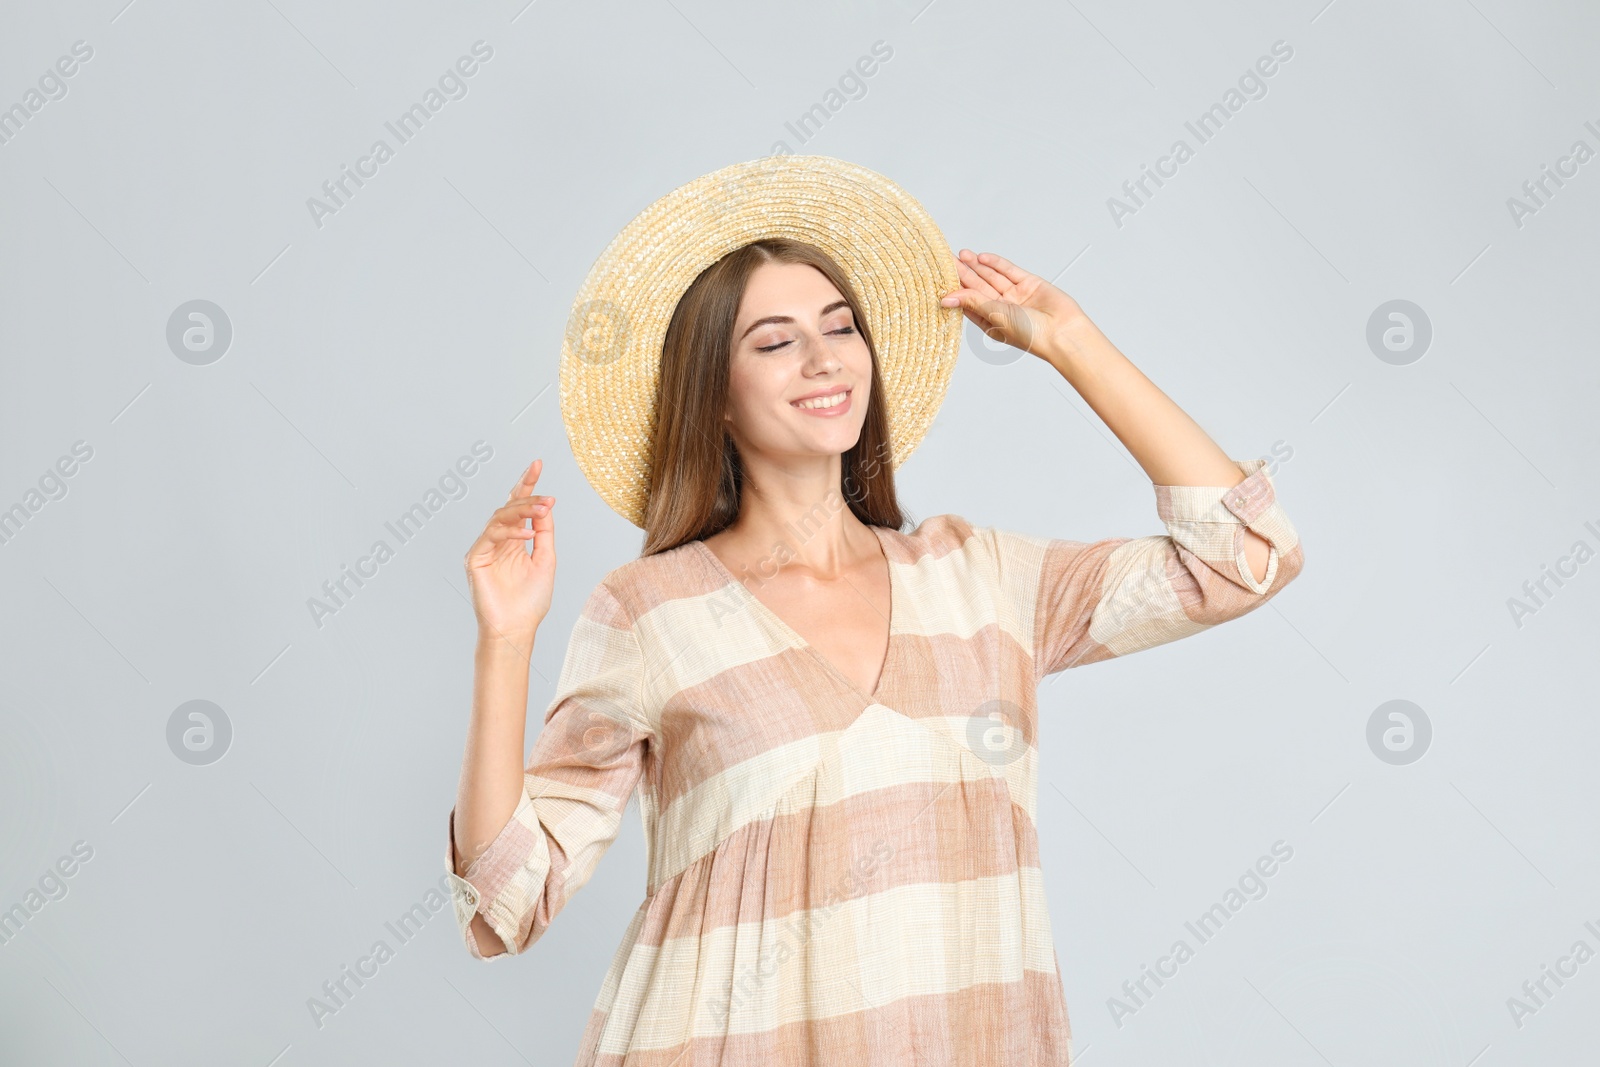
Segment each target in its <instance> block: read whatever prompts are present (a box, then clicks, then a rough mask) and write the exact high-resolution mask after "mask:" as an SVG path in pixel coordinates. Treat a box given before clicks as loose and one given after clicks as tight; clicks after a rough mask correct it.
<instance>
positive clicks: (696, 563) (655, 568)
mask: <svg viewBox="0 0 1600 1067" xmlns="http://www.w3.org/2000/svg"><path fill="white" fill-rule="evenodd" d="M704 553H705V549H704V548H703V547H702V545H701V544H700V542H698V541H688V542H685V543H684V544H681V545H679V546H678V547H677V548H669V549H667V550H666V551H665V552H656V553H654V554H652V555H649V556H640V557H638V558H637V559H631V560H629V561H628V562H626V563H623V564H621V565H619V566H617V567H613V568H612V569H611V570H610V571H607V572H606V574H605V576H604V577H602V578H601V579H600V582H599V584H598V585H596V586H595V588H594V591H593V592H592V593H591V594H590V595H589V599H590V603H591V604H592V605H594V606H595V607H596V608H597V609H599V610H605V611H609V612H612V613H617V614H620V616H621V617H622V622H620V623H619V625H632V623H633V622H634V621H636V620H638V619H640V618H641V617H643V616H644V615H646V614H648V613H649V612H650V611H651V610H652V609H654V608H656V607H658V606H659V605H661V604H662V603H665V602H666V601H669V600H679V599H682V598H684V597H694V596H701V595H704V594H707V593H713V592H715V591H716V590H717V589H719V588H720V587H721V586H722V585H723V584H724V580H723V579H722V578H721V576H720V575H719V574H718V573H717V571H716V569H715V568H714V567H712V566H710V565H709V564H708V562H707V560H706V559H705V555H704ZM586 610H587V609H586Z"/></svg>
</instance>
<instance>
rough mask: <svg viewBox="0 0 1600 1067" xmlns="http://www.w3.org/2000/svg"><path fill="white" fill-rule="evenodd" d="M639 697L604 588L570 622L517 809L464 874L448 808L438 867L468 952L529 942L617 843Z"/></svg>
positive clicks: (617, 609)
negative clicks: (482, 940)
mask: <svg viewBox="0 0 1600 1067" xmlns="http://www.w3.org/2000/svg"><path fill="white" fill-rule="evenodd" d="M642 690H643V663H642V655H641V652H640V648H639V643H638V640H637V633H636V631H635V628H634V626H633V622H632V619H631V618H630V617H629V616H628V613H627V611H626V610H625V609H624V607H623V606H622V604H621V603H620V602H619V601H618V600H617V598H616V596H615V595H614V594H613V593H612V592H611V590H610V589H608V588H607V587H606V585H605V583H604V582H602V583H601V584H600V585H599V586H597V587H596V588H595V590H594V592H593V593H592V594H591V595H590V596H589V599H588V601H587V602H586V603H585V605H584V607H583V610H582V612H581V613H580V615H579V617H578V620H577V621H576V622H575V623H574V624H573V629H572V635H571V639H570V641H569V643H568V645H567V650H566V654H565V656H564V658H563V661H562V666H561V676H560V679H559V680H558V682H557V684H556V692H555V695H554V698H553V699H552V700H551V702H550V704H549V707H548V708H547V710H546V711H545V716H544V727H543V729H542V730H541V731H540V733H539V736H538V738H537V739H536V740H535V741H534V745H533V752H532V754H531V756H530V757H529V761H528V764H527V767H526V770H525V772H524V774H523V790H522V795H521V797H520V798H519V799H518V800H517V806H516V809H515V810H514V811H513V812H512V814H511V818H510V819H509V820H508V821H507V822H506V825H505V827H504V828H503V829H502V830H501V831H500V833H499V834H498V835H497V836H496V837H495V839H494V840H493V841H492V842H490V844H489V847H488V848H487V849H486V850H484V852H483V853H482V854H481V855H479V856H478V857H477V858H476V859H474V860H473V861H472V863H471V865H470V866H469V867H468V868H467V871H466V873H465V875H458V874H457V873H456V870H455V848H454V839H455V809H454V808H451V809H450V818H449V836H448V837H447V838H446V840H445V872H446V874H447V876H448V878H449V882H450V885H451V888H452V894H451V895H452V898H453V901H454V905H455V915H456V923H457V925H458V926H459V927H460V929H461V936H462V939H463V940H464V941H465V943H466V946H467V949H468V951H469V952H471V953H472V955H473V956H474V957H476V958H478V959H482V960H494V959H498V958H501V957H502V955H512V954H516V953H519V952H522V951H523V950H524V949H526V948H527V947H528V946H529V945H531V944H533V942H535V941H537V940H538V939H539V937H540V936H541V935H542V934H543V933H544V931H545V930H546V929H547V928H548V927H549V925H550V922H551V920H552V919H554V918H555V916H556V914H557V913H558V912H560V910H561V909H562V908H563V907H564V906H565V905H566V903H567V901H569V900H571V899H572V896H573V894H574V893H576V892H577V891H578V890H579V889H581V888H582V887H583V885H584V883H586V882H587V881H588V880H589V877H590V875H592V874H593V873H594V869H595V866H596V865H597V864H598V863H599V862H600V857H601V856H602V855H603V854H604V853H605V851H606V849H608V848H609V847H610V846H611V843H612V842H613V841H615V840H616V837H617V832H618V830H619V829H620V827H621V823H622V817H623V813H624V812H625V811H626V809H627V805H628V799H629V797H630V796H632V794H633V791H634V789H635V788H636V787H637V786H638V784H639V779H640V777H641V776H642V774H643V771H644V764H645V760H646V758H647V753H648V750H649V746H650V744H651V731H650V729H649V725H648V722H647V721H646V716H645V714H644V708H643V704H642V701H641V693H642ZM475 915H482V916H483V917H484V920H485V921H486V922H487V923H488V924H489V927H490V928H491V929H493V930H494V932H495V934H496V935H498V937H499V938H500V940H501V941H502V942H503V943H504V946H505V952H504V953H503V954H502V953H499V952H495V953H494V954H493V955H485V953H484V952H483V951H482V949H481V947H480V946H479V945H478V942H477V939H476V937H475V936H474V934H473V930H472V920H473V917H474V916H475ZM491 951H492V950H491Z"/></svg>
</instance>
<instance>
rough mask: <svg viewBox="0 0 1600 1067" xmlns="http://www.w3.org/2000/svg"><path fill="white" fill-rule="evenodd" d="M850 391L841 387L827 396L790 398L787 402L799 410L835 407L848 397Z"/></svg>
mask: <svg viewBox="0 0 1600 1067" xmlns="http://www.w3.org/2000/svg"><path fill="white" fill-rule="evenodd" d="M850 392H851V391H850V390H849V389H841V390H839V391H838V392H837V393H831V394H829V395H828V396H814V397H812V398H811V399H809V400H791V401H789V403H791V404H793V405H794V406H795V407H797V408H799V409H800V410H801V411H822V410H826V409H828V408H836V407H838V406H839V405H840V404H843V403H844V402H845V401H846V400H848V399H850Z"/></svg>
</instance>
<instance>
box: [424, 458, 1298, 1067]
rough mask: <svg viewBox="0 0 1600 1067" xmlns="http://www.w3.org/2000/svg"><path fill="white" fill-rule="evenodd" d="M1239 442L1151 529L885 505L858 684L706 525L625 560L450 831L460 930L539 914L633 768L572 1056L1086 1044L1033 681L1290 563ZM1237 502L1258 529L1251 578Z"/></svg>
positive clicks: (633, 1064) (1037, 1052)
mask: <svg viewBox="0 0 1600 1067" xmlns="http://www.w3.org/2000/svg"><path fill="white" fill-rule="evenodd" d="M1234 462H1235V463H1236V464H1237V465H1238V466H1239V468H1240V470H1241V471H1242V472H1243V473H1244V474H1245V475H1246V477H1245V478H1244V480H1243V481H1242V482H1240V483H1239V484H1238V485H1236V486H1232V487H1220V486H1219V487H1202V486H1163V485H1157V486H1154V489H1155V497H1156V511H1157V514H1158V516H1159V517H1160V519H1161V520H1162V522H1163V523H1164V524H1165V527H1166V530H1167V532H1166V533H1165V534H1164V535H1158V536H1148V537H1137V538H1126V537H1115V538H1107V539H1104V540H1100V541H1094V542H1087V543H1086V542H1079V541H1071V540H1066V539H1061V538H1043V537H1036V536H1031V535H1027V534H1021V533H1016V532H1012V531H1008V530H1002V529H997V528H994V527H981V526H973V525H972V524H970V523H969V522H968V521H966V520H965V519H963V518H962V517H960V516H958V515H954V514H943V515H936V516H933V517H930V518H928V519H926V520H925V521H923V522H922V523H921V524H920V525H918V526H917V527H916V529H915V530H913V531H912V532H910V533H904V532H900V531H896V530H890V529H887V528H884V527H870V528H871V529H872V530H873V531H874V533H875V534H876V535H877V536H878V538H879V541H880V544H881V545H882V547H883V551H884V554H885V556H886V558H887V559H888V561H889V575H890V587H891V594H892V606H891V610H890V620H889V622H890V625H889V634H890V636H889V648H888V652H887V655H886V657H885V660H884V665H883V668H882V672H881V675H880V679H879V681H878V683H877V687H876V689H875V690H874V691H873V692H871V693H865V692H862V691H861V690H860V689H858V688H857V687H856V685H855V684H853V683H852V682H850V681H849V680H848V679H847V678H846V676H845V675H844V674H843V673H842V672H840V671H839V670H837V669H836V668H835V667H834V666H833V665H832V664H831V663H829V661H828V660H826V659H825V658H824V657H823V656H822V655H821V653H819V652H817V651H816V650H815V649H814V648H813V647H812V646H811V645H809V644H807V643H806V642H805V641H804V640H803V639H802V638H800V636H799V635H798V634H797V633H796V632H795V631H794V630H792V629H791V628H790V627H789V626H787V625H786V624H785V623H784V622H783V621H782V620H781V619H780V618H779V617H778V616H777V615H776V613H774V612H772V611H770V610H769V609H767V608H766V607H765V605H764V604H762V602H761V601H760V600H759V599H758V598H757V597H756V596H755V594H754V593H753V592H752V591H751V590H750V589H749V588H748V587H747V586H746V585H744V584H742V583H741V582H740V580H739V579H737V578H736V577H735V576H734V575H733V574H732V573H730V572H729V571H728V569H727V568H726V567H725V566H724V565H723V564H722V563H721V561H720V560H718V558H717V557H716V556H715V555H714V554H713V553H712V552H711V550H710V549H709V548H708V547H706V545H705V543H704V542H703V541H691V542H689V543H687V544H684V545H680V546H678V547H677V548H674V549H671V550H669V551H666V552H661V553H657V554H655V555H652V556H647V557H642V558H640V559H637V560H633V561H630V562H628V563H626V564H623V565H622V566H620V567H618V568H616V569H615V570H613V571H611V572H610V573H609V574H607V575H606V576H605V578H604V579H603V580H602V581H601V582H600V584H599V585H598V586H596V588H595V589H594V591H593V593H592V594H591V595H590V596H589V598H588V601H587V602H586V603H585V605H584V607H583V610H582V613H581V615H580V617H579V618H578V620H577V622H576V623H575V624H574V627H573V630H572V635H571V641H570V644H569V645H568V646H567V650H566V654H565V658H564V660H563V664H562V669H561V675H560V678H559V680H558V683H557V687H556V692H555V695H554V697H553V699H552V700H551V702H550V704H549V706H548V708H547V709H546V711H545V715H544V726H543V729H542V731H541V732H540V734H539V735H538V737H537V739H536V740H535V742H534V745H533V751H532V755H531V757H530V760H529V762H528V765H527V770H526V775H525V778H524V783H525V787H526V788H525V789H524V792H523V795H522V797H521V798H520V799H519V801H518V802H517V807H516V810H515V811H514V812H513V814H512V816H511V818H510V819H509V820H508V821H507V823H506V825H505V828H504V829H503V830H502V831H501V832H500V834H499V836H498V837H496V838H495V840H494V841H493V842H492V843H491V844H490V846H489V848H488V849H487V851H485V852H484V853H483V854H482V855H481V856H479V857H478V858H477V859H476V860H475V861H474V862H473V863H472V864H471V866H470V867H469V868H468V869H467V871H466V874H465V876H464V877H462V876H458V875H457V874H456V873H455V870H454V862H453V861H454V855H453V847H452V845H451V843H450V839H449V838H447V840H446V859H445V865H446V870H447V872H448V874H449V880H450V884H451V886H452V888H453V894H452V895H453V901H454V906H455V914H456V918H457V922H458V925H459V927H460V930H461V933H462V937H463V939H464V941H465V944H466V947H467V949H468V951H469V952H470V953H471V954H472V955H473V956H474V957H477V958H480V959H487V960H490V961H493V960H498V959H508V958H510V956H511V955H514V954H519V953H522V952H525V951H526V950H527V949H528V948H529V947H530V946H531V945H532V944H533V943H534V942H536V941H537V940H538V939H539V937H540V936H541V935H542V934H543V933H544V931H545V930H546V929H547V928H548V927H549V925H550V923H551V921H552V920H553V919H554V918H555V917H556V915H557V914H558V913H559V912H560V911H561V909H562V907H563V906H565V904H566V903H567V902H568V901H569V900H571V898H572V895H573V894H574V893H576V892H577V891H578V890H579V889H580V888H581V887H582V886H583V885H584V884H585V883H586V882H587V881H588V880H589V878H590V876H591V875H592V874H593V872H594V870H595V866H596V864H597V863H598V862H599V860H600V858H601V856H602V854H603V853H604V852H605V851H606V849H607V848H608V847H609V846H610V844H611V843H612V842H613V841H614V840H615V838H616V835H617V832H618V829H619V828H620V825H621V820H622V817H623V814H624V811H625V809H626V807H627V804H628V801H629V799H630V797H632V796H634V795H635V793H637V796H638V801H639V813H640V818H641V820H642V824H643V829H644V836H645V841H646V848H647V854H648V864H647V869H648V876H647V884H646V886H645V895H644V900H643V902H642V903H641V904H640V905H639V908H638V910H637V912H636V913H635V914H634V916H633V920H632V922H631V924H630V925H629V927H628V929H627V932H626V934H625V935H624V937H623V940H622V943H621V944H620V945H619V946H618V948H617V950H616V953H615V955H614V957H613V960H612V963H611V966H610V969H609V971H608V973H607V975H606V978H605V980H604V982H603V984H602V987H601V989H600V991H599V995H598V997H597V999H596V1001H595V1003H594V1007H593V1009H592V1012H591V1014H590V1017H589V1020H588V1024H587V1028H586V1029H585V1031H584V1034H583V1038H582V1041H581V1044H580V1050H579V1054H578V1058H577V1061H576V1062H577V1065H578V1067H702V1065H709V1064H722V1065H746V1064H748V1065H751V1067H754V1065H757V1064H760V1065H762V1067H768V1065H780V1067H802V1065H813V1064H816V1065H836V1064H841V1063H859V1064H872V1065H874V1067H880V1065H901V1064H904V1065H908V1067H909V1065H912V1064H917V1065H922V1067H931V1065H972V1067H978V1065H983V1067H996V1065H1004V1067H1023V1065H1051V1067H1065V1065H1068V1064H1070V1062H1071V1048H1070V1045H1071V1027H1070V1023H1069V1020H1068V1015H1067V1009H1066V1004H1065V1001H1064V998H1063V994H1062V982H1061V972H1060V968H1059V966H1058V961H1057V958H1056V954H1055V948H1054V940H1053V937H1052V932H1051V925H1050V917H1049V913H1048V911H1047V909H1046V904H1045V895H1044V886H1043V881H1042V878H1041V874H1040V865H1039V852H1038V839H1037V834H1036V831H1035V812H1036V808H1037V792H1038V765H1037V751H1038V749H1037V737H1038V730H1039V727H1040V723H1039V720H1038V714H1037V710H1038V705H1037V690H1038V685H1039V682H1040V681H1041V680H1042V679H1043V678H1044V677H1045V676H1046V675H1049V674H1053V673H1055V672H1057V671H1061V670H1065V669H1067V668H1070V667H1074V666H1082V665H1085V664H1089V663H1095V662H1099V661H1101V660H1105V659H1109V658H1111V657H1113V656H1123V655H1127V654H1129V653H1131V652H1136V651H1139V650H1141V649H1147V648H1151V647H1153V646H1156V645H1161V644H1165V643H1167V642H1170V641H1174V640H1176V639H1178V638H1181V637H1185V636H1188V635H1190V634H1195V633H1199V632H1200V631H1202V630H1205V629H1207V628H1209V627H1211V626H1215V625H1216V624H1218V623H1221V622H1225V621H1227V620H1229V619H1235V618H1238V617H1240V616H1241V615H1244V614H1246V613H1248V612H1250V611H1253V610H1255V609H1256V608H1258V607H1260V606H1261V605H1262V604H1263V603H1265V602H1266V601H1267V600H1269V599H1270V598H1272V597H1273V596H1275V595H1277V593H1278V592H1279V591H1280V590H1281V589H1282V588H1283V587H1284V586H1285V585H1286V584H1288V583H1289V582H1290V581H1292V580H1293V579H1294V577H1295V576H1296V575H1297V574H1299V572H1300V570H1301V566H1302V562H1303V551H1302V548H1301V546H1300V543H1299V538H1298V536H1297V534H1296V531H1295V529H1294V527H1293V526H1292V525H1291V524H1290V522H1289V519H1288V518H1287V516H1286V515H1285V514H1284V512H1283V509H1282V508H1281V507H1280V505H1279V504H1278V502H1277V499H1276V493H1275V490H1274V487H1273V484H1272V481H1271V479H1270V477H1269V475H1268V473H1267V471H1266V469H1265V461H1264V460H1261V459H1254V460H1249V461H1244V462H1240V461H1237V460H1235V461H1234ZM1245 527H1248V528H1249V529H1251V530H1253V531H1255V532H1256V533H1257V534H1259V535H1261V536H1262V537H1263V538H1265V539H1266V540H1267V541H1268V542H1269V543H1270V545H1271V552H1270V556H1269V559H1268V564H1267V569H1266V574H1265V576H1264V577H1263V578H1262V579H1261V580H1260V581H1257V580H1255V578H1254V577H1253V576H1252V575H1251V573H1250V571H1249V569H1248V566H1247V565H1246V563H1245V559H1244V555H1243V537H1244V535H1243V531H1244V529H1245ZM1219 648H1220V646H1219ZM454 821H455V812H454V809H452V810H451V813H450V820H449V829H450V831H451V832H452V834H453V831H454ZM475 914H481V915H483V916H484V918H485V919H486V920H487V922H488V924H489V926H490V927H491V928H492V929H493V930H494V932H495V935H496V936H497V938H498V939H499V941H500V942H501V944H497V945H494V946H492V947H490V949H489V950H490V951H491V952H499V954H498V955H491V956H485V955H484V954H483V949H484V946H480V945H479V944H478V943H477V941H476V939H475V937H474V935H473V931H472V929H471V925H470V924H471V921H472V918H473V916H474V915H475Z"/></svg>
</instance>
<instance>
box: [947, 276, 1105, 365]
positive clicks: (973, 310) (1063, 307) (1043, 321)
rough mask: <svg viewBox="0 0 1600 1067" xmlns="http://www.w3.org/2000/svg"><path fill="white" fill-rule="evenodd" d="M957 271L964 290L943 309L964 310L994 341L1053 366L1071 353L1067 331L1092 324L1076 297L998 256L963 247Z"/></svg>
mask: <svg viewBox="0 0 1600 1067" xmlns="http://www.w3.org/2000/svg"><path fill="white" fill-rule="evenodd" d="M956 273H957V274H958V275H959V276H960V278H961V286H962V287H961V288H960V289H953V290H951V291H950V292H949V293H946V294H945V295H944V297H942V298H941V299H940V303H941V304H942V305H944V306H945V307H957V306H959V307H960V308H961V310H962V313H963V314H965V315H966V317H967V319H968V320H970V321H971V322H972V323H974V324H975V325H976V326H977V327H978V328H979V329H980V330H982V331H983V332H984V333H986V334H987V335H988V336H989V337H991V338H993V339H994V340H996V341H999V342H1001V343H1003V344H1008V345H1011V346H1012V347H1014V348H1020V349H1022V350H1023V351H1024V352H1032V353H1033V354H1034V355H1036V356H1038V357H1039V358H1040V359H1042V360H1044V361H1045V362H1047V363H1050V362H1053V360H1054V358H1055V356H1056V355H1057V354H1058V353H1060V352H1062V351H1065V350H1066V349H1067V347H1068V343H1067V338H1066V334H1067V330H1068V329H1069V328H1071V327H1075V326H1079V325H1082V324H1083V323H1086V322H1088V316H1086V315H1085V314H1084V313H1083V309H1082V308H1081V307H1079V306H1078V302H1077V301H1076V300H1074V299H1072V297H1070V296H1068V295H1067V294H1066V293H1064V292H1062V291H1061V290H1060V289H1057V288H1056V287H1055V286H1053V285H1051V284H1050V283H1049V282H1047V281H1045V280H1044V279H1043V278H1041V277H1039V276H1038V275H1037V274H1029V273H1028V272H1027V271H1025V270H1023V269H1022V268H1021V267H1019V266H1017V265H1016V264H1014V263H1012V262H1010V261H1009V260H1007V259H1004V258H1002V257H1000V256H997V255H995V254H994V253H993V252H984V253H981V254H978V253H974V252H973V251H972V250H971V249H969V248H963V249H962V250H961V251H960V252H959V253H958V254H957V256H956Z"/></svg>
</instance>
